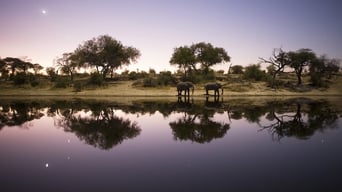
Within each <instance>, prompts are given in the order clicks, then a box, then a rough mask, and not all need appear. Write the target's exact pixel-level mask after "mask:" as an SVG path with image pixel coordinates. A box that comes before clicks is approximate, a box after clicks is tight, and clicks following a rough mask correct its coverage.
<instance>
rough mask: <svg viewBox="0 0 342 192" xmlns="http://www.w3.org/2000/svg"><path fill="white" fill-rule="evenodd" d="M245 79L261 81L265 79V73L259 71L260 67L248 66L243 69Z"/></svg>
mask: <svg viewBox="0 0 342 192" xmlns="http://www.w3.org/2000/svg"><path fill="white" fill-rule="evenodd" d="M244 78H245V79H250V80H255V81H261V80H265V79H266V73H265V72H264V71H261V70H260V65H259V64H258V65H249V66H247V67H246V68H245V73H244Z"/></svg>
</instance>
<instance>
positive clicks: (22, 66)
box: [3, 57, 32, 75]
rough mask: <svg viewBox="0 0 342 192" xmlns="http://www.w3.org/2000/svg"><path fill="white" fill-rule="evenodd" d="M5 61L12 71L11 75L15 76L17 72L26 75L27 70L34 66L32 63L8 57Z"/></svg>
mask: <svg viewBox="0 0 342 192" xmlns="http://www.w3.org/2000/svg"><path fill="white" fill-rule="evenodd" d="M3 61H4V62H5V63H6V67H8V68H9V69H10V70H11V75H14V74H15V72H17V71H23V72H24V73H26V71H27V69H28V68H30V67H31V66H32V64H31V63H29V62H25V61H23V60H21V59H19V58H14V57H6V58H5V59H4V60H3Z"/></svg>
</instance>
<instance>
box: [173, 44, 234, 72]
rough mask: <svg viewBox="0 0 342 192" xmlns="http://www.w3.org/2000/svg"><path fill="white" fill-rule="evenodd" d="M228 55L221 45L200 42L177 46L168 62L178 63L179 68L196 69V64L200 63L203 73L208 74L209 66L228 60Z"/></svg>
mask: <svg viewBox="0 0 342 192" xmlns="http://www.w3.org/2000/svg"><path fill="white" fill-rule="evenodd" d="M229 61H230V57H229V56H228V54H227V52H226V51H225V50H224V49H223V48H221V47H214V46H213V45H212V44H210V43H205V42H200V43H197V44H193V45H191V46H190V47H189V46H183V47H178V48H175V49H174V52H173V54H172V56H171V59H170V64H171V65H174V64H178V67H179V68H183V69H184V71H186V69H188V70H189V69H191V68H193V69H194V70H196V64H197V63H200V64H201V68H202V69H203V70H204V74H205V75H206V74H208V72H209V68H210V67H212V66H213V65H216V64H218V63H223V62H229Z"/></svg>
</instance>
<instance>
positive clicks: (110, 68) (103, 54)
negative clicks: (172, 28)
mask: <svg viewBox="0 0 342 192" xmlns="http://www.w3.org/2000/svg"><path fill="white" fill-rule="evenodd" d="M74 55H77V60H78V63H80V64H81V66H83V67H88V66H89V67H95V68H96V70H97V72H98V73H102V76H103V78H105V77H106V75H107V74H108V73H109V72H110V73H111V74H113V72H114V70H116V69H118V68H119V67H121V66H122V65H129V64H130V63H132V62H136V61H137V59H138V58H139V57H140V51H139V50H138V49H136V48H134V47H129V46H124V45H123V44H122V43H121V42H120V41H117V40H115V39H113V38H112V37H110V36H108V35H102V36H99V37H97V38H93V39H91V40H88V41H86V42H85V43H84V44H83V45H79V47H78V48H77V49H76V50H75V52H74Z"/></svg>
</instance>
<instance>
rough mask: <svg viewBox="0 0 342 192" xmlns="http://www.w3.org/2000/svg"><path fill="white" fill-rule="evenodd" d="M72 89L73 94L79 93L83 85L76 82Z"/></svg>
mask: <svg viewBox="0 0 342 192" xmlns="http://www.w3.org/2000/svg"><path fill="white" fill-rule="evenodd" d="M73 87H74V91H75V92H81V91H82V90H83V84H82V82H80V81H76V82H75V83H74V86H73Z"/></svg>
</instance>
